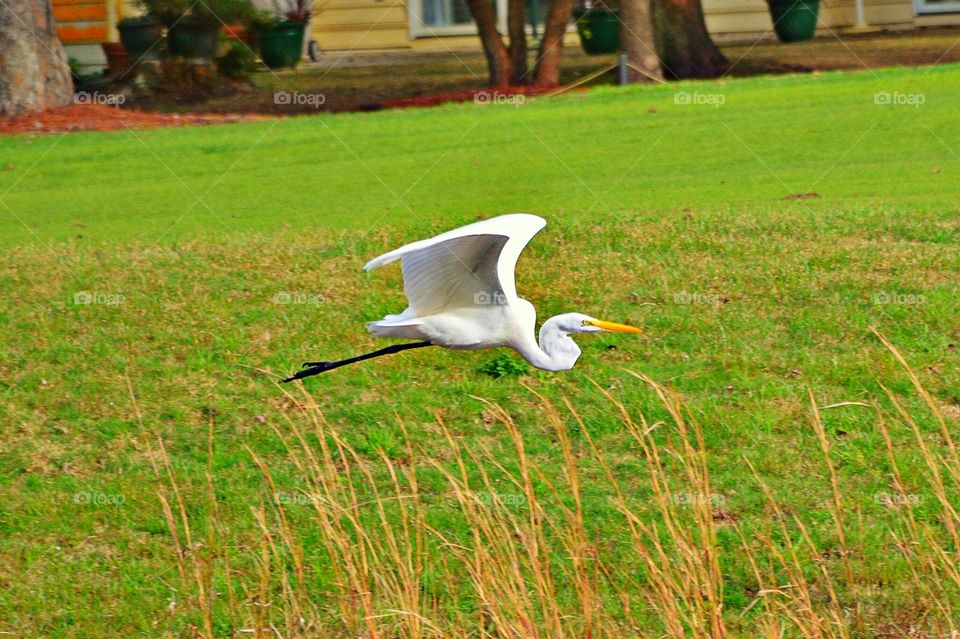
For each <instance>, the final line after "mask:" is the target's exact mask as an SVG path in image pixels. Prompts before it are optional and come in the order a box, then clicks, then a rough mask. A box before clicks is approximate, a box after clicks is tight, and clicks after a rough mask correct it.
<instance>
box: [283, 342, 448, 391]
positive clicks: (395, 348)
mask: <svg viewBox="0 0 960 639" xmlns="http://www.w3.org/2000/svg"><path fill="white" fill-rule="evenodd" d="M424 346H433V344H431V343H430V342H413V343H412V344H392V345H390V346H387V347H386V348H381V349H380V350H378V351H373V352H372V353H364V354H363V355H357V356H356V357H348V358H347V359H341V360H339V361H336V362H304V363H303V370H301V371H297V372H296V373H295V374H294V375H291V376H290V377H288V378H286V379H285V380H283V381H284V382H292V381H293V380H295V379H303V378H304V377H312V376H314V375H319V374H320V373H326V372H327V371H330V370H333V369H334V368H340V367H341V366H346V365H347V364H356V363H357V362H362V361H363V360H366V359H373V358H374V357H380V356H382V355H393V354H394V353H399V352H400V351H406V350H410V349H411V348H423V347H424Z"/></svg>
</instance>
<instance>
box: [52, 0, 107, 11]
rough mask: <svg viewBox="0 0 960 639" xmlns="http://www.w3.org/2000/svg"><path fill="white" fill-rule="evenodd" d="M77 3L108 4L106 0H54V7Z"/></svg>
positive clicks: (104, 5)
mask: <svg viewBox="0 0 960 639" xmlns="http://www.w3.org/2000/svg"><path fill="white" fill-rule="evenodd" d="M75 4H89V5H96V6H102V7H106V6H107V3H106V0H99V2H98V0H53V8H54V9H56V8H57V7H67V6H71V5H75Z"/></svg>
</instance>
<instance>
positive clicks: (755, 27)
mask: <svg viewBox="0 0 960 639" xmlns="http://www.w3.org/2000/svg"><path fill="white" fill-rule="evenodd" d="M702 1H703V8H704V13H705V14H706V20H707V29H708V30H709V31H710V33H711V34H712V35H713V36H714V38H715V39H716V40H717V41H718V42H727V43H729V42H750V41H753V40H756V39H758V38H762V37H768V38H772V37H773V33H772V28H773V24H772V22H771V20H770V13H769V11H768V10H767V3H766V2H765V0H702ZM321 4H322V8H321V9H320V10H319V12H318V13H317V15H316V16H315V17H314V20H313V37H314V38H315V39H316V40H317V41H318V42H319V43H320V47H321V48H322V49H324V50H334V51H335V50H345V49H351V50H369V49H415V50H437V51H443V50H446V49H451V50H454V51H457V50H464V49H478V48H479V47H480V43H479V41H478V40H477V38H476V36H443V37H440V38H433V37H427V38H411V37H410V35H409V29H408V26H407V21H408V16H407V7H406V0H328V1H327V2H322V0H317V1H316V2H315V6H319V5H321ZM865 6H866V16H867V22H868V23H869V24H871V25H874V26H880V27H885V28H889V29H908V28H912V27H913V25H914V21H915V16H914V11H913V3H912V0H866V4H865ZM855 19H856V15H855V10H854V3H853V0H821V3H820V27H819V28H818V32H819V33H820V34H829V32H830V31H831V30H840V29H843V28H845V27H850V26H853V24H854V22H855ZM946 23H948V24H960V16H957V15H950V17H949V18H948V19H947V21H946Z"/></svg>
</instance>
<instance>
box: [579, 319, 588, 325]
mask: <svg viewBox="0 0 960 639" xmlns="http://www.w3.org/2000/svg"><path fill="white" fill-rule="evenodd" d="M589 325H590V321H589V320H583V321H582V322H580V326H589Z"/></svg>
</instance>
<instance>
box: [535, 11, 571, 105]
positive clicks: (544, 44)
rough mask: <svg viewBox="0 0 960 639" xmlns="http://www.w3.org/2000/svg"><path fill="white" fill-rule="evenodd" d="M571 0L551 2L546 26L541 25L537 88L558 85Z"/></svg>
mask: <svg viewBox="0 0 960 639" xmlns="http://www.w3.org/2000/svg"><path fill="white" fill-rule="evenodd" d="M572 14H573V0H553V2H552V3H551V4H550V12H549V13H548V14H547V21H546V24H544V25H543V40H541V42H540V51H539V52H538V55H537V79H536V81H535V82H534V84H536V85H537V86H538V87H555V86H557V85H558V84H560V56H561V55H563V36H564V35H565V34H566V33H567V25H568V24H570V16H571V15H572Z"/></svg>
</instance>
